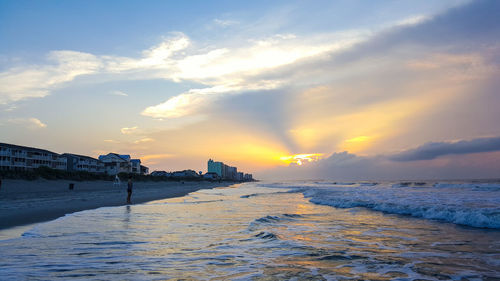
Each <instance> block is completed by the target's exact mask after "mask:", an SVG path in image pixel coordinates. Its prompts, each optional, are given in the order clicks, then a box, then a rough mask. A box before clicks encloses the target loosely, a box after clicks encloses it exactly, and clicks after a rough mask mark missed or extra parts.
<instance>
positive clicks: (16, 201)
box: [0, 179, 231, 230]
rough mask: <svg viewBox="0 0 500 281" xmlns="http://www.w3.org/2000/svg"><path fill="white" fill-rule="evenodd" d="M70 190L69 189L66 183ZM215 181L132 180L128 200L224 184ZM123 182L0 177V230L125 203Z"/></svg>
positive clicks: (124, 183) (157, 196) (174, 194)
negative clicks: (29, 179) (0, 185)
mask: <svg viewBox="0 0 500 281" xmlns="http://www.w3.org/2000/svg"><path fill="white" fill-rule="evenodd" d="M70 183H73V184H74V189H73V190H70V189H69V184H70ZM230 184H231V183H218V182H217V183H216V182H189V181H186V182H134V189H133V194H132V203H133V204H138V203H143V202H147V201H152V200H159V199H164V198H172V197H179V196H184V195H186V194H188V193H190V192H194V191H197V190H200V189H207V188H214V187H218V186H227V185H230ZM126 197H127V183H126V182H122V183H121V185H114V184H113V182H111V181H83V182H77V181H69V180H42V179H40V180H35V181H26V180H10V179H4V180H2V187H1V190H0V230H1V229H6V228H10V227H15V226H21V225H26V224H32V223H37V222H43V221H48V220H52V219H56V218H58V217H61V216H64V215H66V214H70V213H74V212H78V211H83V210H89V209H95V208H99V207H110V206H120V205H125V204H126Z"/></svg>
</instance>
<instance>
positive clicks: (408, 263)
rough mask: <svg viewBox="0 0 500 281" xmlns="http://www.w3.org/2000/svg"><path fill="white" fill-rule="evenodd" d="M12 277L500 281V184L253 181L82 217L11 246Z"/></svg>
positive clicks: (33, 232)
mask: <svg viewBox="0 0 500 281" xmlns="http://www.w3.org/2000/svg"><path fill="white" fill-rule="evenodd" d="M137 192H139V189H138V191H137ZM0 280H500V182H499V181H416V182H414V181H412V182H400V181H398V182H365V181H363V182H334V181H290V182H252V183H244V184H237V185H234V186H229V187H222V188H215V189H205V190H200V191H197V192H194V193H191V194H189V195H187V196H184V197H178V198H171V199H165V200H158V201H154V202H149V203H145V204H134V205H128V206H119V207H104V208H98V209H94V210H88V211H82V212H77V213H73V214H69V215H66V216H64V217H61V218H58V219H56V220H53V221H49V222H44V223H39V224H36V225H32V226H30V227H28V228H27V229H25V230H24V231H23V232H22V233H21V234H20V235H19V236H17V237H10V238H7V239H3V240H0Z"/></svg>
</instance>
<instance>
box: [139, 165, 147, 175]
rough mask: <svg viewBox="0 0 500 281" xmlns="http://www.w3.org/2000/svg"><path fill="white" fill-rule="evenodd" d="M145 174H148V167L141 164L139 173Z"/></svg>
mask: <svg viewBox="0 0 500 281" xmlns="http://www.w3.org/2000/svg"><path fill="white" fill-rule="evenodd" d="M147 174H149V168H148V167H146V166H143V165H141V175H147Z"/></svg>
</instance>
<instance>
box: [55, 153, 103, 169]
mask: <svg viewBox="0 0 500 281" xmlns="http://www.w3.org/2000/svg"><path fill="white" fill-rule="evenodd" d="M61 156H62V157H64V158H66V160H67V165H68V166H67V167H68V168H67V170H68V171H70V172H72V171H85V172H91V173H104V172H105V171H106V170H105V168H104V163H103V162H101V161H99V160H97V159H95V158H92V157H89V156H84V155H77V154H72V153H64V154H63V155H61Z"/></svg>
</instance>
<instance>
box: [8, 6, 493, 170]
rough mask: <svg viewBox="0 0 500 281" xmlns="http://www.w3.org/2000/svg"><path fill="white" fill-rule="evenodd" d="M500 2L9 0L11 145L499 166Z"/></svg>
mask: <svg viewBox="0 0 500 281" xmlns="http://www.w3.org/2000/svg"><path fill="white" fill-rule="evenodd" d="M499 15H500V1H465V0H460V1H458V0H454V1H368V0H366V1H50V0H49V1H7V0H5V1H0V42H1V44H0V142H6V143H14V144H19V145H26V146H34V147H39V148H44V149H48V150H51V151H54V152H58V153H64V152H70V153H77V154H84V155H89V156H93V157H97V156H98V155H100V154H105V153H108V152H116V153H121V154H131V155H132V157H134V158H141V159H142V161H143V164H145V165H147V166H149V167H150V171H153V170H166V171H173V170H182V169H189V168H190V169H195V170H201V171H206V161H207V160H208V159H209V158H213V159H215V160H218V161H223V162H225V163H227V164H230V165H234V166H237V167H238V168H239V170H243V171H245V172H250V173H253V174H254V176H255V177H257V178H265V179H273V178H280V179H281V178H307V179H309V178H319V179H327V178H332V179H337V178H338V179H344V178H345V179H379V178H380V179H413V178H414V179H428V178H441V179H446V178H484V177H490V178H491V177H496V178H500V79H499V78H500V68H499V66H500V20H499Z"/></svg>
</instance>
